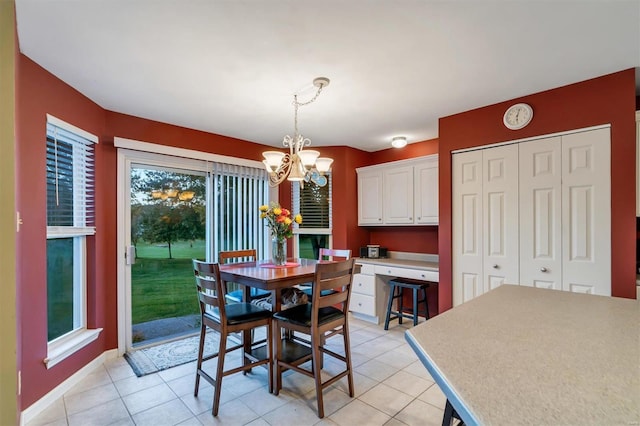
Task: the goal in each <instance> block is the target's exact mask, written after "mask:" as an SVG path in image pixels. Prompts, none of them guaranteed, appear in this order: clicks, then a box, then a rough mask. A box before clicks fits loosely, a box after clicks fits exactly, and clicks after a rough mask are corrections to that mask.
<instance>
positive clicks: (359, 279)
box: [351, 274, 376, 296]
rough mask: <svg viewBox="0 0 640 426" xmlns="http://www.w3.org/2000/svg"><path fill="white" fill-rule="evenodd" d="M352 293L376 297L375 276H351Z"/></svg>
mask: <svg viewBox="0 0 640 426" xmlns="http://www.w3.org/2000/svg"><path fill="white" fill-rule="evenodd" d="M352 285H353V289H352V290H351V291H352V293H359V294H366V295H368V296H375V295H376V277H375V275H362V274H355V275H354V276H353V284H352Z"/></svg>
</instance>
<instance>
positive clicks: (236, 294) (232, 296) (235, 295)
mask: <svg viewBox="0 0 640 426" xmlns="http://www.w3.org/2000/svg"><path fill="white" fill-rule="evenodd" d="M250 294H251V298H252V299H257V298H259V297H267V296H269V295H270V294H271V292H270V291H267V290H262V289H260V288H255V287H251V293H250ZM226 298H227V300H231V301H233V302H242V289H238V290H234V291H231V292H229V293H227V294H226Z"/></svg>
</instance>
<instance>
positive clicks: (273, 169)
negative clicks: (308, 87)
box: [262, 77, 333, 186]
mask: <svg viewBox="0 0 640 426" xmlns="http://www.w3.org/2000/svg"><path fill="white" fill-rule="evenodd" d="M313 84H314V86H316V87H317V88H318V90H317V92H316V94H315V96H314V97H313V98H312V99H311V100H309V101H307V102H298V95H294V96H293V106H294V111H295V113H294V133H293V137H291V136H289V135H286V136H285V137H284V139H283V140H282V145H283V146H284V147H285V148H289V152H288V153H283V152H280V151H265V152H263V153H262V156H263V157H264V160H263V161H262V163H263V164H264V166H265V168H266V169H267V171H268V172H269V185H270V186H277V185H279V184H281V183H282V182H283V181H284V180H285V179H286V180H289V181H293V182H300V184H301V185H304V182H313V183H315V184H316V185H318V186H325V185H326V184H327V178H326V177H325V176H324V174H325V173H327V172H328V171H329V170H330V169H331V163H333V159H332V158H327V157H320V152H318V151H315V150H312V149H304V148H305V147H307V146H310V145H311V140H310V139H308V138H305V137H303V136H302V135H301V134H300V133H299V132H298V108H299V107H301V106H305V105H309V104H311V103H312V102H314V101H315V100H316V99H317V98H318V96H320V93H321V92H322V89H323V87H325V86H327V85H329V79H328V78H325V77H318V78H316V79H315V80H313Z"/></svg>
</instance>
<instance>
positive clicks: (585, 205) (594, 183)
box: [562, 128, 611, 296]
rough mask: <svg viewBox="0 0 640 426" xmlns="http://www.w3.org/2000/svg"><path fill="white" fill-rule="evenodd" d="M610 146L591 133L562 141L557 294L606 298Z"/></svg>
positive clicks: (605, 135)
mask: <svg viewBox="0 0 640 426" xmlns="http://www.w3.org/2000/svg"><path fill="white" fill-rule="evenodd" d="M610 145H611V140H610V130H609V128H606V129H596V130H591V131H587V132H580V133H574V134H570V135H566V136H563V137H562V185H563V187H562V223H563V226H562V258H563V259H562V260H563V264H562V288H563V290H567V291H573V292H580V293H590V294H599V295H604V296H610V295H611V149H610Z"/></svg>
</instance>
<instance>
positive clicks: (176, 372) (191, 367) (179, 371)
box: [158, 361, 196, 382]
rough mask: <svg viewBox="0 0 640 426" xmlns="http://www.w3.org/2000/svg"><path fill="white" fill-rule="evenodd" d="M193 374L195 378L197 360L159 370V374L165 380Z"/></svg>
mask: <svg viewBox="0 0 640 426" xmlns="http://www.w3.org/2000/svg"><path fill="white" fill-rule="evenodd" d="M189 374H191V375H192V376H193V377H194V378H195V377H196V362H195V361H193V362H189V363H187V364H182V365H178V366H177V367H173V368H168V369H166V370H162V371H159V372H158V375H159V376H160V377H161V378H162V380H164V381H165V382H168V381H171V380H174V379H178V378H180V377H184V376H186V375H189Z"/></svg>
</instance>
